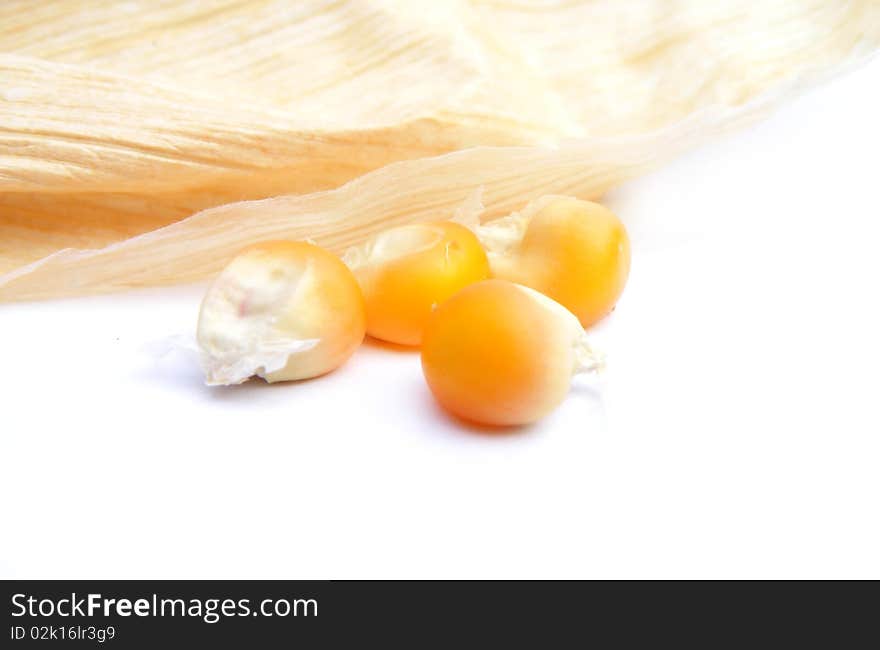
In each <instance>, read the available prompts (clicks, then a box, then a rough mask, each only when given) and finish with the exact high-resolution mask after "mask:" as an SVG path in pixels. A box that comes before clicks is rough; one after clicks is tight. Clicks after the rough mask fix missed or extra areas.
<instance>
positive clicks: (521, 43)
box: [0, 0, 880, 300]
mask: <svg viewBox="0 0 880 650" xmlns="http://www.w3.org/2000/svg"><path fill="white" fill-rule="evenodd" d="M878 45H880V3H878V2H876V1H870V0H861V1H853V2H839V1H835V0H799V1H781V0H770V1H766V2H760V3H757V2H756V3H743V2H732V1H727V0H720V1H716V2H702V1H700V0H680V1H678V2H666V1H663V0H645V1H643V2H632V3H619V2H613V1H612V0H593V1H591V2H590V1H582V2H578V1H574V2H565V3H561V2H560V3H556V2H541V3H526V2H488V1H486V2H480V1H474V2H449V3H438V2H427V1H425V2H421V1H413V0H406V1H402V0H401V1H399V2H394V1H391V0H382V1H379V0H370V1H358V2H354V1H351V2H329V1H328V2H319V1H311V0H310V1H308V2H298V3H289V2H269V1H261V2H240V1H239V2H233V1H231V0H227V1H212V2H170V1H168V2H126V3H120V2H97V1H90V2H86V1H83V0H74V1H65V2H41V3H31V2H6V3H2V4H0V271H2V270H7V271H9V272H8V273H7V274H6V275H4V276H0V299H7V300H8V299H28V298H44V297H51V296H60V295H69V294H77V293H85V292H98V291H107V290H112V289H118V288H123V287H137V286H147V285H155V284H167V283H173V282H184V281H191V280H199V279H202V278H204V277H206V276H207V275H210V274H213V273H214V272H216V271H217V270H218V269H219V268H221V267H222V266H223V264H224V263H225V262H226V261H227V260H228V259H229V257H230V256H231V255H233V254H234V253H235V252H236V251H238V250H239V249H240V248H242V247H243V246H244V245H246V244H249V243H252V242H255V241H259V240H261V239H266V238H269V237H273V238H275V237H290V238H303V237H310V238H312V239H314V240H315V241H317V242H318V243H319V244H322V245H325V246H327V247H329V248H331V249H333V250H336V251H340V252H341V251H342V250H344V249H345V248H346V247H348V246H349V245H352V244H356V243H358V242H361V241H363V240H364V239H365V238H366V237H368V236H369V235H371V234H373V233H374V232H375V231H377V230H379V229H382V228H385V227H388V226H390V225H395V224H400V223H406V222H411V221H418V220H427V219H437V218H443V217H449V216H451V215H452V214H453V212H454V211H455V210H456V208H458V207H460V206H461V205H462V203H463V202H465V201H467V200H468V198H469V197H472V196H473V194H474V192H475V190H477V189H479V188H481V187H482V188H483V199H482V200H483V204H484V206H485V209H484V210H482V216H483V218H491V217H494V216H501V215H504V214H507V213H509V212H510V211H512V210H516V209H520V208H522V207H523V206H524V205H525V204H526V203H528V202H529V201H530V200H532V199H534V198H536V197H538V196H541V195H543V194H573V195H577V196H581V197H584V198H595V197H597V196H599V195H600V194H601V193H602V192H604V191H605V190H606V189H607V188H609V187H611V186H613V185H615V184H617V183H620V182H622V181H623V180H625V179H627V178H630V177H632V176H634V175H636V174H639V173H642V172H643V171H645V170H647V169H649V168H651V167H654V166H656V165H657V164H659V163H661V162H662V161H664V160H666V159H668V158H669V157H671V156H674V155H675V154H677V153H678V152H680V151H682V150H683V149H685V148H687V147H690V146H693V145H695V144H697V143H698V142H700V141H702V140H704V139H705V138H707V137H710V136H712V135H715V134H717V133H720V132H722V131H724V130H727V129H731V128H735V127H736V126H739V125H741V124H743V123H746V122H748V121H750V120H753V119H755V118H757V117H759V116H761V115H762V114H764V113H766V112H767V110H769V109H770V108H772V107H773V106H774V105H776V104H777V103H778V102H779V101H780V100H782V99H785V98H788V97H791V96H792V95H793V94H794V93H796V92H797V91H799V90H801V89H803V88H805V87H808V86H809V85H811V84H814V83H816V82H818V81H821V80H822V79H824V78H826V77H827V76H828V75H830V74H831V73H833V72H837V71H839V70H841V69H843V68H845V67H847V66H850V65H853V64H855V63H858V62H859V61H861V60H864V58H865V57H866V56H867V55H869V54H870V53H872V52H873V51H874V50H875V49H876V48H877V46H878ZM272 196H276V197H277V198H272V199H267V200H257V201H247V199H263V198H265V197H272ZM212 206H219V207H212ZM199 210H201V211H200V212H199ZM194 212H195V213H196V214H193V213H194ZM191 214H192V215H193V216H190V217H188V218H184V217H187V216H188V215H191ZM128 237H130V238H129V239H126V238H128ZM69 247H74V248H78V249H93V250H60V249H66V248H69ZM95 247H100V248H95ZM59 251H60V252H59ZM44 256H48V257H45V258H44V259H41V260H39V261H35V260H38V259H39V258H43V257H44Z"/></svg>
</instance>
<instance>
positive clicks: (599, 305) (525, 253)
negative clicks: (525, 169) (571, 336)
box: [476, 196, 630, 327]
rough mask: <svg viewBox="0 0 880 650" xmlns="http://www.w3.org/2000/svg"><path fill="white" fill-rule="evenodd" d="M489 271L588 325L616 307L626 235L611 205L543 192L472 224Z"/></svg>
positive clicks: (625, 268)
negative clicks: (505, 213)
mask: <svg viewBox="0 0 880 650" xmlns="http://www.w3.org/2000/svg"><path fill="white" fill-rule="evenodd" d="M476 230H477V232H478V234H479V236H480V240H481V241H482V242H483V244H484V245H485V246H486V249H487V250H488V252H489V261H490V264H491V266H492V275H493V276H494V277H497V278H502V279H505V280H510V281H511V282H517V283H519V284H524V285H526V286H528V287H532V288H533V289H536V290H537V291H540V292H541V293H543V294H545V295H547V296H550V297H551V298H553V299H554V300H556V301H557V302H559V303H561V304H562V305H564V306H565V307H567V308H568V309H569V310H570V311H571V312H572V313H574V314H575V316H577V317H578V320H580V322H581V325H583V326H584V327H589V326H590V325H592V324H593V323H595V322H596V321H598V320H600V319H601V318H603V317H604V316H606V315H607V314H608V313H609V312H611V310H613V309H614V306H615V304H616V303H617V300H618V298H620V294H621V293H622V292H623V288H624V286H625V285H626V280H627V277H628V276H629V267H630V248H629V238H628V236H627V234H626V229H625V228H624V225H623V223H622V222H621V221H620V219H618V218H617V216H616V215H615V214H614V213H613V212H611V210H609V209H607V208H605V207H604V206H601V205H599V204H598V203H592V202H590V201H581V200H579V199H575V198H571V197H555V196H548V197H543V198H541V199H539V200H538V201H536V202H535V203H533V204H532V205H531V206H529V207H528V208H526V209H525V210H524V211H523V212H522V213H521V214H516V213H515V214H514V215H511V216H510V217H505V218H502V219H498V220H496V221H490V222H488V223H486V224H484V225H483V226H478V227H477V228H476Z"/></svg>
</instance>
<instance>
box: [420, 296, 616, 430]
mask: <svg viewBox="0 0 880 650" xmlns="http://www.w3.org/2000/svg"><path fill="white" fill-rule="evenodd" d="M600 365H601V359H600V357H599V356H598V355H597V354H596V353H594V352H593V350H592V349H591V348H590V346H589V344H588V343H587V341H586V339H585V334H584V330H583V328H582V327H581V325H580V323H579V322H578V319H577V318H576V317H575V316H574V315H573V314H572V313H571V312H569V311H568V310H567V309H565V307H563V306H562V305H560V304H559V303H557V302H555V301H553V300H551V299H550V298H547V297H546V296H544V295H542V294H540V293H538V292H537V291H534V290H533V289H529V288H527V287H524V286H521V285H518V284H514V283H512V282H507V281H504V280H485V281H483V282H478V283H476V284H473V285H471V286H469V287H466V288H465V289H462V290H461V291H460V292H458V293H457V294H456V295H455V296H453V297H452V298H450V299H449V300H447V301H446V302H444V303H443V304H442V305H440V307H438V308H437V310H436V311H435V312H434V314H433V315H432V316H431V318H430V320H429V321H428V325H427V328H426V329H425V337H424V341H423V343H422V370H423V372H424V375H425V379H426V380H427V382H428V386H429V388H430V389H431V392H432V393H433V394H434V397H435V398H436V399H437V401H438V402H439V403H440V405H441V406H443V407H444V408H445V409H447V410H448V411H450V412H452V413H454V414H455V415H458V416H459V417H462V418H464V419H466V420H471V421H474V422H478V423H482V424H490V425H520V424H528V423H530V422H534V421H536V420H538V419H539V418H541V417H543V416H544V415H546V414H547V413H549V412H550V411H552V410H553V409H554V408H556V407H557V406H558V405H559V404H560V403H561V402H562V400H563V399H564V398H565V396H566V394H567V393H568V389H569V385H570V382H571V379H572V376H573V374H575V373H576V372H580V371H589V370H595V369H597V368H599V367H600Z"/></svg>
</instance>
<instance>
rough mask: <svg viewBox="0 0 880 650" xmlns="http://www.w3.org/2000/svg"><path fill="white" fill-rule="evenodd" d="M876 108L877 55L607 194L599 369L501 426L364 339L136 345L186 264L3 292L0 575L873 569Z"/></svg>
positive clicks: (878, 369)
mask: <svg viewBox="0 0 880 650" xmlns="http://www.w3.org/2000/svg"><path fill="white" fill-rule="evenodd" d="M878 120H880V60H875V61H874V62H873V63H872V64H871V65H868V66H866V67H863V68H862V69H860V70H858V71H856V72H854V73H852V74H850V75H848V76H847V77H845V78H844V79H841V80H838V81H835V82H833V83H832V84H830V85H828V86H825V87H823V88H821V89H819V90H817V91H814V92H813V93H811V94H810V95H808V96H806V97H804V98H802V99H800V100H798V101H796V102H795V103H793V104H791V105H789V106H787V107H785V108H784V109H782V110H781V111H779V112H778V113H776V114H775V115H774V116H773V117H772V118H771V119H769V120H768V121H765V122H763V123H762V124H760V125H758V126H755V127H752V128H750V129H749V130H748V131H744V132H741V133H739V134H736V135H734V136H730V137H727V138H726V139H724V140H721V141H717V142H715V143H713V144H711V145H709V146H706V147H704V148H702V149H700V150H699V151H695V152H693V153H691V154H689V155H687V156H685V157H683V158H681V159H679V160H677V161H676V162H674V163H673V164H671V165H668V166H667V167H665V168H663V169H662V170H661V171H658V172H657V173H655V174H653V175H651V176H649V177H646V178H643V179H639V180H637V181H635V182H631V183H629V184H628V185H626V186H625V187H623V188H620V189H619V190H618V191H615V192H614V193H613V194H612V195H610V196H609V197H608V203H609V204H610V206H611V207H612V208H613V209H615V210H616V211H617V212H618V213H619V214H620V216H621V217H622V218H623V219H624V221H625V222H626V223H627V225H628V227H629V230H630V234H631V238H632V241H633V268H632V275H631V278H630V283H629V286H628V288H627V291H626V293H625V294H624V297H623V298H622V300H621V302H620V303H619V306H618V309H617V311H616V312H615V313H614V315H613V316H612V317H611V318H609V319H607V321H606V322H604V323H603V324H602V325H601V326H599V327H597V328H595V330H594V333H595V336H594V338H595V340H596V341H597V343H598V344H599V345H600V346H601V347H602V348H604V349H605V351H606V352H607V354H608V357H609V363H610V368H609V372H608V374H607V377H606V379H605V381H604V385H603V386H599V387H597V386H594V385H592V384H590V383H589V382H582V381H579V382H578V383H577V384H576V385H575V387H574V388H573V390H572V393H571V396H570V398H569V399H568V400H567V402H566V403H565V404H564V405H563V406H562V407H561V408H560V409H559V410H558V411H557V412H556V413H554V414H553V415H552V416H550V417H549V418H547V419H546V420H545V421H543V422H542V423H540V424H539V425H537V426H534V427H532V428H530V429H526V430H521V431H517V432H514V433H509V434H503V435H499V434H488V433H485V432H480V431H477V430H468V429H465V428H462V425H460V424H458V423H456V422H453V421H451V420H449V419H447V418H446V417H445V416H444V415H443V414H442V413H441V412H440V411H438V409H437V408H436V407H435V406H434V404H433V402H432V400H431V396H430V394H429V393H428V391H427V389H426V387H425V385H424V383H423V380H422V377H421V371H420V367H419V359H418V356H417V354H413V353H408V352H401V351H397V350H390V349H386V348H383V347H381V346H379V345H377V344H367V345H365V346H364V347H363V348H362V350H361V351H359V352H358V353H357V355H356V356H355V357H354V358H353V359H352V361H351V362H350V363H349V364H348V365H347V366H345V367H344V368H343V369H341V370H340V371H338V372H336V373H334V374H332V375H330V376H327V377H325V378H322V379H319V380H316V381H312V382H306V383H301V384H296V385H274V386H268V385H265V384H263V383H260V382H251V383H249V384H246V385H243V386H240V387H235V388H230V389H209V388H206V387H204V386H203V385H202V383H201V377H200V374H199V371H198V369H197V368H196V367H195V366H194V365H193V364H192V363H191V360H190V359H188V358H186V357H180V356H178V357H174V358H165V359H163V360H161V361H158V362H157V361H156V360H155V359H154V358H152V357H151V356H150V354H148V353H145V352H144V351H143V348H144V345H145V344H148V343H149V342H150V341H155V340H157V339H162V338H163V337H165V336H168V335H169V334H174V333H178V332H184V331H191V330H192V328H193V326H194V322H195V317H196V313H197V309H198V303H199V300H200V297H201V293H202V290H203V289H202V288H201V287H198V288H192V287H190V288H176V289H171V290H155V291H145V292H138V293H130V294H124V295H115V296H110V297H101V298H90V299H77V300H67V301H57V302H43V303H32V304H7V305H2V306H0V333H2V337H0V364H2V365H0V367H2V372H0V407H2V408H0V418H2V419H0V427H2V429H0V500H2V501H0V507H2V511H0V521H2V524H0V525H2V532H0V576H2V577H20V578H46V577H53V578H62V577H73V578H120V577H126V578H196V577H204V578H221V577H225V578H231V577H250V578H343V577H345V578H409V577H419V578H452V577H456V578H490V577H494V578H513V577H519V578H532V577H560V578H561V577H570V578H574V577H640V578H670V577H676V578H686V577H687V578H699V577H715V578H722V577H724V578H735V577H751V578H783V577H789V578H791V577H799V578H806V577H811V578H820V577H838V578H842V577H850V578H855V577H873V578H880V550H878V549H880V514H878V513H880V504H878V496H880V313H878V302H880V288H878V284H880V282H878V281H880V198H878V192H880V163H878V152H880V126H878ZM537 343H538V344H539V343H540V342H537Z"/></svg>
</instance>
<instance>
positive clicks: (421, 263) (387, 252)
mask: <svg viewBox="0 0 880 650" xmlns="http://www.w3.org/2000/svg"><path fill="white" fill-rule="evenodd" d="M350 257H352V259H351V261H350V265H351V266H352V268H353V269H354V272H355V275H356V277H357V279H358V282H359V283H360V286H361V289H362V291H363V294H364V300H365V302H366V306H367V333H368V334H369V335H370V336H373V337H375V338H377V339H382V340H383V341H389V342H391V343H397V344H400V345H413V346H415V345H419V344H420V343H421V342H422V333H423V331H424V328H425V323H426V322H427V321H428V318H429V317H430V316H431V312H432V311H433V310H434V309H435V308H436V307H437V306H438V305H440V304H442V303H443V302H444V301H445V300H446V299H448V298H449V297H450V296H452V295H454V294H455V293H456V292H458V291H459V290H460V289H462V288H464V287H466V286H467V285H469V284H473V283H474V282H478V281H480V280H484V279H486V278H487V277H489V262H488V260H487V258H486V253H485V251H484V250H483V247H482V246H481V245H480V242H479V240H478V239H477V237H476V236H475V235H474V233H473V232H471V231H470V230H468V229H467V228H465V227H464V226H462V225H459V224H457V223H453V222H450V221H446V222H438V223H423V224H413V225H406V226H399V227H397V228H392V229H390V230H386V231H385V232H383V233H381V234H379V235H378V236H377V237H376V238H375V239H374V240H372V241H371V242H368V244H367V245H366V246H365V247H363V248H362V249H360V254H359V255H352V256H350Z"/></svg>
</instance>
